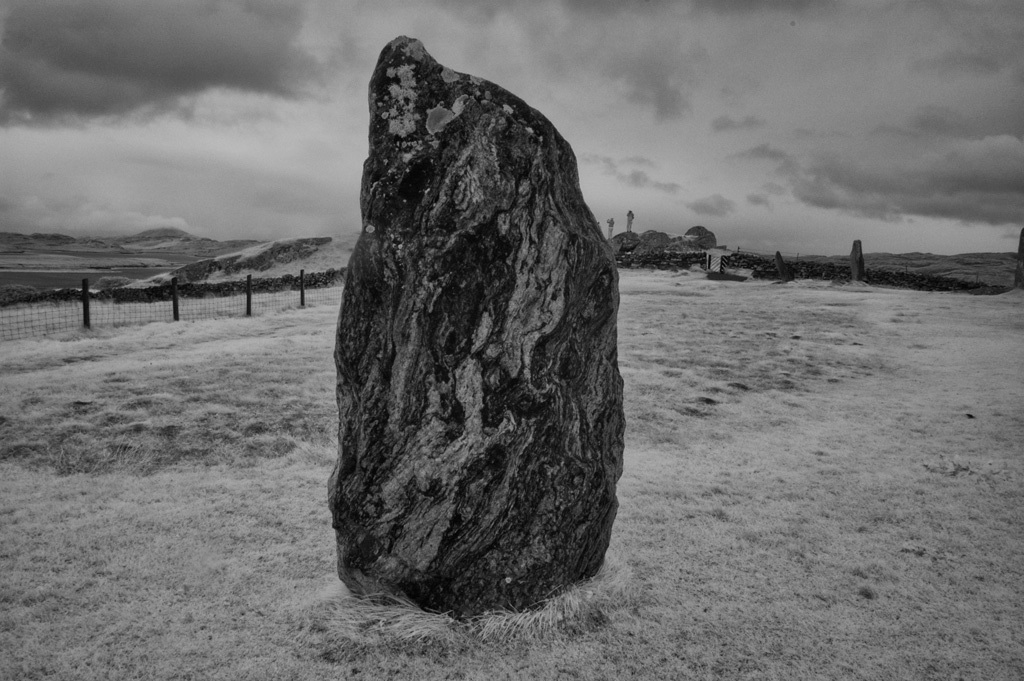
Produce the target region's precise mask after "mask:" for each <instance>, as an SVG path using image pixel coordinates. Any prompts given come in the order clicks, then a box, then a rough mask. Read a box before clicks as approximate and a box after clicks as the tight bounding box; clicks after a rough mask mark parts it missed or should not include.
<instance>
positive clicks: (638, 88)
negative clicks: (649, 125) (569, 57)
mask: <svg viewBox="0 0 1024 681" xmlns="http://www.w3.org/2000/svg"><path fill="white" fill-rule="evenodd" d="M707 60H708V54H707V52H706V51H705V50H704V49H703V48H701V47H695V48H692V49H689V50H682V49H681V48H680V47H679V45H677V44H666V43H664V42H662V41H653V42H650V43H648V44H645V45H642V46H639V48H638V49H634V50H629V51H626V50H623V51H621V52H618V53H616V54H615V55H614V57H613V58H610V59H608V60H607V61H606V62H605V64H604V69H603V71H604V73H605V75H607V76H609V77H611V78H613V79H615V80H617V81H619V82H620V83H622V85H623V86H624V87H625V88H626V91H627V94H628V96H629V97H630V98H631V100H632V101H633V102H634V103H635V104H639V105H640V106H643V107H646V108H649V109H651V110H653V111H654V116H655V118H656V119H657V120H661V121H666V120H670V119H674V118H680V117H681V116H683V115H685V114H688V113H689V112H690V111H691V109H692V105H691V102H690V97H691V93H692V91H693V89H694V87H695V85H696V83H697V82H698V81H699V76H698V72H699V71H700V70H701V69H702V68H703V66H704V65H705V64H706V63H707Z"/></svg>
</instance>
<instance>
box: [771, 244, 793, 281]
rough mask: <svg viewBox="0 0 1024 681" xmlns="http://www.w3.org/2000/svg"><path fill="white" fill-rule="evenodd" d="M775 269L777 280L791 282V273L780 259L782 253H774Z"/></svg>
mask: <svg viewBox="0 0 1024 681" xmlns="http://www.w3.org/2000/svg"><path fill="white" fill-rule="evenodd" d="M775 269H777V270H778V271H779V279H781V280H782V281H784V282H786V281H793V272H792V271H791V270H790V269H789V265H787V264H786V261H785V260H783V259H782V253H779V252H778V251H775Z"/></svg>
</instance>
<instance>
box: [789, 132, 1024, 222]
mask: <svg viewBox="0 0 1024 681" xmlns="http://www.w3.org/2000/svg"><path fill="white" fill-rule="evenodd" d="M791 180H792V183H793V194H794V196H796V198H798V199H799V200H801V201H803V202H804V203H806V204H808V205H811V206H816V207H819V208H835V209H840V210H845V211H848V212H851V213H855V214H860V215H866V216H869V217H875V218H881V219H899V218H902V217H903V216H905V215H919V216H925V217H936V218H949V219H954V220H961V221H964V222H982V223H987V224H991V225H1003V224H1014V225H1022V224H1024V142H1022V141H1021V140H1020V139H1018V138H1015V137H1012V136H1009V135H1002V136H998V137H987V138H984V139H981V140H960V141H958V142H957V143H956V144H953V145H951V146H949V147H948V148H947V149H946V150H945V151H944V152H943V153H940V154H929V155H927V156H922V157H919V158H916V159H911V160H909V161H906V162H904V163H902V164H900V165H899V166H897V167H893V166H892V165H889V164H887V165H884V166H883V165H879V164H872V165H862V164H858V163H855V162H853V161H851V160H849V159H844V158H841V157H836V156H830V157H823V158H818V159H816V160H815V161H814V162H813V163H811V164H809V165H808V167H807V168H804V169H800V170H799V171H797V172H796V173H794V174H793V175H792V177H791Z"/></svg>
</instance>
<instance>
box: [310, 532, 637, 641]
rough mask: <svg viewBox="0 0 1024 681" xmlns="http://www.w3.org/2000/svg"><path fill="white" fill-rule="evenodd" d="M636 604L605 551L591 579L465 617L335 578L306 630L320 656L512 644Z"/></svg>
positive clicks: (599, 622)
mask: <svg viewBox="0 0 1024 681" xmlns="http://www.w3.org/2000/svg"><path fill="white" fill-rule="evenodd" d="M639 602H640V597H639V591H638V590H637V588H636V586H635V584H634V583H633V580H632V572H631V570H630V569H629V567H628V566H627V565H626V564H625V563H624V562H623V561H621V560H620V559H618V558H617V557H616V556H615V555H614V554H613V553H611V552H609V553H608V555H606V557H605V562H604V565H603V566H602V567H601V569H600V570H599V571H598V573H597V574H596V575H594V577H592V578H590V579H587V580H584V581H582V582H580V583H578V584H574V585H572V586H571V587H569V588H568V589H566V590H565V591H563V592H562V593H561V594H558V595H557V596H553V597H552V598H549V599H547V600H546V601H544V602H543V603H541V604H538V606H537V607H535V608H532V609H530V610H525V611H521V612H513V611H505V610H499V611H492V612H487V613H484V614H482V615H479V616H477V617H473V618H470V619H467V620H458V619H455V618H454V617H452V616H451V615H450V614H448V613H438V612H428V611H425V610H423V609H421V608H420V607H419V606H418V605H416V604H415V603H413V602H412V601H410V600H409V599H408V598H406V597H404V596H403V595H399V594H388V593H377V594H372V595H364V596H356V595H353V594H352V593H350V592H349V591H348V590H347V589H346V588H345V587H344V585H342V584H341V583H340V582H339V583H337V585H336V586H335V587H334V588H333V589H332V590H331V592H330V593H328V594H327V596H326V598H325V599H324V601H323V602H321V603H319V604H317V605H316V606H314V611H313V612H311V613H310V614H311V617H310V622H309V624H308V625H307V627H306V632H307V633H306V636H310V635H313V636H319V637H320V638H321V641H320V646H321V647H322V648H323V653H322V655H324V656H326V657H328V658H331V659H337V658H338V657H339V656H340V655H341V650H343V649H352V648H357V649H359V648H363V649H365V648H385V649H388V648H410V647H415V646H421V645H424V644H429V645H431V646H433V647H435V648H436V647H440V648H442V649H446V650H451V649H457V648H459V647H461V646H466V645H474V644H476V645H478V644H480V643H485V644H497V645H509V644H514V643H518V642H523V641H538V640H546V639H552V638H559V637H572V636H576V635H580V634H583V633H586V632H592V631H594V630H596V629H599V628H601V627H603V626H605V625H606V624H607V623H609V622H610V621H611V619H612V617H613V616H614V615H615V613H617V612H620V611H623V610H625V609H629V608H634V607H636V605H637V604H638V603H639Z"/></svg>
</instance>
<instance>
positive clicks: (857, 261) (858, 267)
mask: <svg viewBox="0 0 1024 681" xmlns="http://www.w3.org/2000/svg"><path fill="white" fill-rule="evenodd" d="M850 281H864V251H863V250H862V249H861V246H860V239H856V240H855V241H854V242H853V249H852V250H851V251H850Z"/></svg>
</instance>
